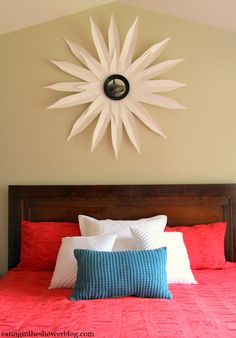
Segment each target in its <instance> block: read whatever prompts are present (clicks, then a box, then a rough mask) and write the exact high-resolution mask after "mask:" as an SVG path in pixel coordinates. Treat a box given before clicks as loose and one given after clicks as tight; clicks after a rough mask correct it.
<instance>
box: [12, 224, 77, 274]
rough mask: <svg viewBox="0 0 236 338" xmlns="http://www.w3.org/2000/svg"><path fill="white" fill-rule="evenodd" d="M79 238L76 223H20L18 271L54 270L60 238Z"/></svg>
mask: <svg viewBox="0 0 236 338" xmlns="http://www.w3.org/2000/svg"><path fill="white" fill-rule="evenodd" d="M66 236H68V237H70V236H80V229H79V224H78V223H70V222H29V221H22V223H21V257H20V263H19V264H18V266H17V269H18V270H54V267H55V263H56V259H57V253H58V250H59V248H60V245H61V239H62V237H66Z"/></svg>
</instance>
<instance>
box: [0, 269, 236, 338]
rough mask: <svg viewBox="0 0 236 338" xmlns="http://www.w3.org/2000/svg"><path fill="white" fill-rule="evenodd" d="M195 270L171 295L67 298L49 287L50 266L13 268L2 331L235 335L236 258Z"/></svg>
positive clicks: (2, 285)
mask: <svg viewBox="0 0 236 338" xmlns="http://www.w3.org/2000/svg"><path fill="white" fill-rule="evenodd" d="M194 275H195V277H196V279H197V280H198V282H199V284H198V285H172V286H170V289H171V291H172V294H173V299H172V300H162V299H140V298H135V297H126V298H117V299H99V300H90V301H77V302H71V301H70V300H69V299H68V297H69V295H70V293H71V290H69V289H54V290H48V285H49V282H50V278H51V273H50V272H21V271H11V272H9V273H8V274H7V275H6V276H5V277H4V278H3V279H2V280H1V281H0V333H1V336H7V335H8V336H9V332H11V336H13V335H14V336H17V335H16V334H18V336H23V334H24V336H26V333H27V334H28V336H29V335H31V336H33V335H34V336H38V337H55V336H60V337H73V336H75V337H79V336H83V337H85V336H87V337H92V336H94V337H97V338H102V337H104V338H118V337H121V338H128V337H130V338H131V337H132V338H146V337H152V338H157V337H167V338H171V337H175V338H177V337H186V338H192V337H195V338H197V337H199V338H204V337H207V338H209V337H214V338H216V337H220V338H224V337H228V338H229V337H236V264H234V265H231V267H229V268H227V269H224V270H204V271H194ZM37 333H38V335H37ZM76 333H77V336H76V335H75V334H76Z"/></svg>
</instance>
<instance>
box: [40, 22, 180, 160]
mask: <svg viewBox="0 0 236 338" xmlns="http://www.w3.org/2000/svg"><path fill="white" fill-rule="evenodd" d="M138 21H139V20H138V18H136V19H135V21H134V23H133V24H132V26H131V27H130V29H129V31H128V33H127V35H126V37H125V41H124V44H123V46H122V47H121V45H120V39H119V32H118V29H117V26H116V23H115V20H114V17H113V16H112V17H111V21H110V26H109V30H108V44H107V43H106V42H105V40H104V37H103V35H102V33H101V31H100V30H99V28H98V27H97V26H96V24H95V23H94V21H93V19H92V18H91V32H92V38H93V41H94V44H95V47H96V50H97V54H98V59H99V61H98V59H96V58H95V57H94V56H92V55H91V54H90V53H89V52H88V51H87V50H86V49H84V48H83V47H81V46H80V45H78V44H76V43H74V42H71V41H69V40H67V39H66V40H65V41H66V43H67V45H68V46H69V48H70V50H71V52H72V53H73V54H74V56H75V57H76V58H77V59H78V60H79V61H80V63H81V64H82V65H77V64H74V63H70V62H66V61H51V62H52V63H54V64H55V65H56V66H57V67H59V68H60V69H61V70H63V71H64V72H66V73H69V74H71V75H73V76H74V77H76V78H77V79H79V81H78V80H77V81H73V82H60V83H55V84H52V85H50V86H47V87H46V88H50V89H53V90H57V91H63V92H74V93H76V94H72V95H69V96H66V97H64V98H62V99H60V100H58V101H57V102H56V103H54V104H53V105H51V106H50V107H48V108H50V109H52V108H68V107H73V106H77V105H81V104H86V103H87V104H89V105H88V107H87V108H86V110H85V111H84V112H83V113H82V114H81V115H80V116H79V118H78V119H77V121H76V122H75V123H74V125H73V127H72V130H71V132H70V134H69V136H68V138H67V140H70V139H71V138H72V137H74V136H76V135H77V134H79V133H81V132H82V131H83V130H84V129H85V128H86V127H88V126H89V124H90V123H91V122H92V121H93V120H95V119H96V118H98V120H97V124H96V127H95V130H94V133H93V138H92V149H91V151H93V150H94V149H95V147H96V146H97V145H98V144H99V142H100V141H101V139H102V138H103V136H104V134H105V132H106V130H107V128H108V126H109V124H110V125H111V138H112V145H113V148H114V151H115V155H116V157H118V155H119V151H120V147H121V142H122V134H123V129H124V130H125V131H126V133H127V135H128V137H129V139H130V141H131V143H132V144H133V145H134V147H135V148H136V150H137V151H138V152H139V153H140V139H139V134H138V130H137V126H136V118H138V119H139V120H140V121H141V122H143V123H144V124H145V125H146V126H147V127H148V128H149V129H151V130H152V131H154V132H155V133H157V134H159V135H161V136H163V137H166V136H165V134H164V132H163V131H162V129H161V127H160V125H159V124H158V122H157V121H156V120H155V119H154V118H153V117H152V116H151V114H150V113H149V112H148V110H147V108H146V107H145V105H143V103H144V104H145V103H147V104H151V105H155V106H157V107H162V108H168V109H184V108H185V107H183V106H182V105H181V104H179V103H178V102H176V101H175V100H173V99H171V98H168V97H166V96H163V95H160V93H165V92H170V91H173V90H175V89H178V88H180V87H183V86H185V84H183V83H180V82H177V81H174V80H164V79H161V78H160V76H161V75H162V74H164V73H165V72H167V71H168V70H170V69H172V68H173V67H174V66H176V65H177V64H179V63H180V62H182V61H183V60H184V59H177V60H166V61H162V62H160V63H157V64H154V65H152V63H153V62H154V61H155V60H156V59H157V57H158V56H159V55H160V54H161V52H162V51H163V49H164V48H165V46H166V45H167V43H168V41H169V38H168V39H165V40H164V41H161V42H158V43H156V44H154V45H153V46H152V47H150V48H149V49H148V50H146V51H145V52H144V53H143V54H142V55H141V56H139V57H138V58H137V59H136V60H133V57H134V52H135V47H136V44H137V39H138Z"/></svg>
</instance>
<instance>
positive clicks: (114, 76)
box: [103, 74, 130, 101]
mask: <svg viewBox="0 0 236 338" xmlns="http://www.w3.org/2000/svg"><path fill="white" fill-rule="evenodd" d="M116 79H118V80H121V81H123V82H124V84H125V91H124V93H123V94H121V95H120V96H114V95H111V93H110V91H109V90H108V84H109V82H110V81H112V80H116ZM129 89H130V85H129V81H128V80H127V79H126V78H125V77H124V76H123V75H120V74H112V75H110V76H108V78H106V80H105V82H104V85H103V90H104V93H105V94H106V96H107V97H108V98H109V99H111V100H116V101H117V100H122V99H124V98H125V97H126V96H127V95H128V93H129Z"/></svg>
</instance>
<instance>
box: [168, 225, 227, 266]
mask: <svg viewBox="0 0 236 338" xmlns="http://www.w3.org/2000/svg"><path fill="white" fill-rule="evenodd" d="M225 230H226V223H225V222H217V223H210V224H198V225H194V226H176V227H169V226H167V227H166V231H180V232H182V233H183V237H184V242H185V245H186V248H187V251H188V255H189V260H190V265H191V268H192V269H221V268H223V267H224V266H225V265H226V261H225V254H224V238H225Z"/></svg>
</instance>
